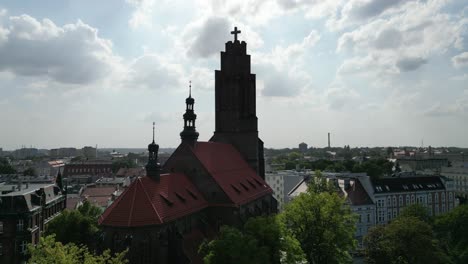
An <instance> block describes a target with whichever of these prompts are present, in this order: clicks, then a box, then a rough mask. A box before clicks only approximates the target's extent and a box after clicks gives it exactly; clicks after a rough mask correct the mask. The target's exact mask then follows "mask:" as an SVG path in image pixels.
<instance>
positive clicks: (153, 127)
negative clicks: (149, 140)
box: [153, 122, 155, 143]
mask: <svg viewBox="0 0 468 264" xmlns="http://www.w3.org/2000/svg"><path fill="white" fill-rule="evenodd" d="M154 125H155V123H154V122H153V143H154Z"/></svg>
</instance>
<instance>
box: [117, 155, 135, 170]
mask: <svg viewBox="0 0 468 264" xmlns="http://www.w3.org/2000/svg"><path fill="white" fill-rule="evenodd" d="M135 167H136V164H135V161H134V160H133V159H128V158H121V159H117V160H114V161H113V162H112V172H114V173H116V172H117V171H119V169H120V168H135Z"/></svg>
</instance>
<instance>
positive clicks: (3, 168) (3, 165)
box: [0, 157, 16, 174]
mask: <svg viewBox="0 0 468 264" xmlns="http://www.w3.org/2000/svg"><path fill="white" fill-rule="evenodd" d="M13 173H16V170H15V168H13V167H12V166H11V165H10V163H9V162H8V160H7V159H5V158H2V157H0V174H13Z"/></svg>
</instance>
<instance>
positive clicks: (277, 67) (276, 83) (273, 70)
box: [253, 30, 320, 97]
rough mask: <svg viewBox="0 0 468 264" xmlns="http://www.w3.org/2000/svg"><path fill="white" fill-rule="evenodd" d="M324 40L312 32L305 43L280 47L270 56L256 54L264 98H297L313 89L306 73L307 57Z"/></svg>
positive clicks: (269, 54)
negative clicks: (307, 53) (305, 59)
mask: <svg viewBox="0 0 468 264" xmlns="http://www.w3.org/2000/svg"><path fill="white" fill-rule="evenodd" d="M319 40H320V35H319V33H318V32H317V31H316V30H312V31H311V32H310V33H309V34H308V35H307V36H306V37H304V39H303V40H302V41H301V42H298V43H293V44H291V45H289V46H286V47H283V46H276V47H275V48H274V49H272V51H271V52H270V53H256V54H254V58H255V60H254V61H253V63H254V68H255V70H256V73H257V76H258V77H257V80H258V81H259V82H260V85H259V87H260V89H261V94H262V95H263V96H271V97H296V96H298V95H301V94H303V93H304V92H305V91H306V90H307V89H308V88H310V86H311V82H312V80H311V78H310V76H309V74H308V73H307V72H305V68H304V66H305V61H304V54H305V53H306V52H308V51H310V50H311V49H312V48H313V47H314V46H315V45H316V44H317V42H318V41H319Z"/></svg>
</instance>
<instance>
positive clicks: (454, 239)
mask: <svg viewBox="0 0 468 264" xmlns="http://www.w3.org/2000/svg"><path fill="white" fill-rule="evenodd" d="M434 230H435V232H436V234H437V237H438V238H439V239H440V241H441V244H442V246H443V248H444V249H445V250H446V251H447V252H448V255H449V256H450V258H451V259H452V261H453V263H457V264H458V263H460V264H461V263H468V205H466V204H465V205H460V206H458V207H456V208H455V209H453V211H451V212H449V213H446V214H443V215H441V216H439V217H437V218H436V220H435V223H434Z"/></svg>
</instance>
